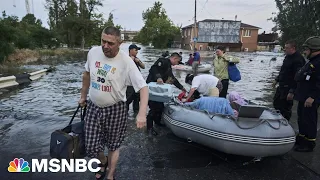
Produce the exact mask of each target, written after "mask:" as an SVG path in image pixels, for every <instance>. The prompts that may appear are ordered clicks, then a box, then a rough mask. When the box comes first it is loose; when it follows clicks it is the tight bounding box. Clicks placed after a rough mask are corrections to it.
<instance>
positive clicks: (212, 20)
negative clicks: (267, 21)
mask: <svg viewBox="0 0 320 180" xmlns="http://www.w3.org/2000/svg"><path fill="white" fill-rule="evenodd" d="M199 22H241V21H233V20H224V19H205V20H202V21H199ZM199 22H197V26H199ZM193 25H194V24H190V25H188V26H185V27H182V29H187V28H191V27H193ZM240 28H247V29H261V28H259V27H256V26H252V25H250V24H245V23H241V26H240Z"/></svg>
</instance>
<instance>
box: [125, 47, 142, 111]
mask: <svg viewBox="0 0 320 180" xmlns="http://www.w3.org/2000/svg"><path fill="white" fill-rule="evenodd" d="M140 49H141V48H140V47H138V46H137V45H135V44H131V45H130V46H129V56H130V57H131V59H132V60H133V61H134V63H135V64H136V66H137V68H138V69H139V71H141V70H140V68H142V69H144V68H145V65H144V64H143V62H141V61H140V59H139V58H137V54H138V51H139V50H140ZM126 97H127V102H126V103H127V110H128V111H129V106H130V104H131V103H132V102H133V105H132V107H133V111H134V112H135V113H136V112H138V111H139V101H140V97H139V93H136V92H135V91H134V89H133V87H132V86H128V88H127V91H126Z"/></svg>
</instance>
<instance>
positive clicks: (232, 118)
mask: <svg viewBox="0 0 320 180" xmlns="http://www.w3.org/2000/svg"><path fill="white" fill-rule="evenodd" d="M168 105H177V106H181V107H184V108H186V109H191V110H194V111H198V112H204V113H205V114H207V115H208V116H209V118H210V119H213V118H214V117H215V116H221V117H223V118H228V119H231V120H233V121H234V122H235V124H236V125H237V126H238V127H239V128H240V129H253V128H256V127H258V126H260V125H261V124H263V123H267V124H268V125H269V126H270V127H271V128H273V129H275V130H278V129H280V127H281V124H282V125H284V126H288V125H289V122H288V120H286V119H285V118H278V119H259V120H260V121H259V122H258V123H256V124H255V125H253V126H250V127H242V126H241V125H240V123H239V118H236V117H234V116H230V115H225V114H213V113H210V112H209V111H207V110H199V109H195V108H192V107H190V106H187V105H185V104H184V103H182V102H181V101H180V100H178V99H176V98H173V101H171V102H169V103H168ZM268 110H269V111H271V113H272V114H274V115H277V114H279V112H278V111H277V110H273V109H270V108H268ZM173 112H174V110H172V109H170V108H168V114H169V115H171V114H172V113H173ZM272 121H273V122H274V121H278V122H279V126H278V127H276V126H274V125H272V123H271V122H272Z"/></svg>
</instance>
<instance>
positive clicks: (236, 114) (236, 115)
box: [233, 109, 239, 117]
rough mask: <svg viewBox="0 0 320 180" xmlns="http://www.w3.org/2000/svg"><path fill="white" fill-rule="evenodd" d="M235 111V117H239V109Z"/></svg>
mask: <svg viewBox="0 0 320 180" xmlns="http://www.w3.org/2000/svg"><path fill="white" fill-rule="evenodd" d="M233 113H234V117H238V115H239V113H238V111H237V110H235V109H234V110H233Z"/></svg>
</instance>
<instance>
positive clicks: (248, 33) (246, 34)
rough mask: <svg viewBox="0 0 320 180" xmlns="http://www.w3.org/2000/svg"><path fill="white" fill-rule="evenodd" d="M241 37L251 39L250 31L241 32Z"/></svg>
mask: <svg viewBox="0 0 320 180" xmlns="http://www.w3.org/2000/svg"><path fill="white" fill-rule="evenodd" d="M242 32H243V33H242V36H243V37H251V30H250V29H246V30H243V31H242Z"/></svg>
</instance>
